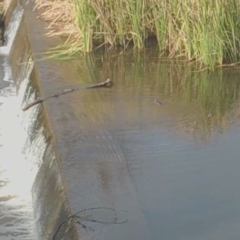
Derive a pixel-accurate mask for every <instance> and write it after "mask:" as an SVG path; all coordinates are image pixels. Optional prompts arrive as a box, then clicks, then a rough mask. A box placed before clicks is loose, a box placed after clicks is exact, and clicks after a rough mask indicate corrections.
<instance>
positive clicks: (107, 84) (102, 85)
mask: <svg viewBox="0 0 240 240" xmlns="http://www.w3.org/2000/svg"><path fill="white" fill-rule="evenodd" d="M112 86H113V82H112V80H110V79H109V78H108V79H107V80H106V81H104V82H101V83H98V84H94V85H90V86H87V87H83V88H67V89H64V90H63V91H61V92H59V93H56V94H53V95H50V96H48V97H45V98H40V99H37V100H35V101H33V102H32V103H29V104H28V105H27V106H25V107H24V108H23V109H22V110H23V111H27V110H28V109H29V108H31V107H33V106H35V105H37V104H39V103H42V102H43V101H45V100H47V99H49V98H56V97H59V96H61V95H64V94H67V93H71V92H75V91H78V90H81V89H94V88H110V87H112Z"/></svg>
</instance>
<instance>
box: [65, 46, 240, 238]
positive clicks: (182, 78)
mask: <svg viewBox="0 0 240 240" xmlns="http://www.w3.org/2000/svg"><path fill="white" fill-rule="evenodd" d="M79 62H80V63H79V66H78V70H79V72H80V73H81V74H80V76H79V78H78V79H79V82H81V83H85V84H87V83H89V82H92V81H100V79H106V78H107V77H110V78H111V79H113V80H114V83H115V85H114V87H113V88H112V89H111V90H109V91H108V90H106V91H104V90H103V91H99V92H98V95H97V96H96V94H95V93H94V92H87V93H76V94H75V95H74V96H73V97H72V98H69V99H68V101H71V104H70V105H71V106H72V108H73V109H74V110H73V112H74V116H75V118H76V120H75V121H76V122H77V119H78V121H79V124H78V125H77V124H76V125H74V126H75V128H74V129H75V132H76V134H75V135H73V138H74V142H71V141H70V142H69V137H70V136H71V134H70V131H69V132H68V143H69V144H67V139H66V142H65V141H64V140H62V141H63V143H64V145H63V146H62V147H66V151H68V153H69V154H71V152H74V154H73V155H71V156H72V157H71V158H69V159H68V160H67V161H66V172H67V174H68V175H69V185H70V186H71V187H72V188H76V190H75V191H76V193H77V194H75V195H74V198H73V199H74V200H73V201H74V204H75V205H76V206H78V208H79V209H82V208H84V207H86V206H88V207H89V199H91V203H92V205H94V204H95V205H100V204H102V205H103V206H114V207H121V209H124V210H127V211H128V212H129V228H128V227H127V224H126V226H124V227H123V226H122V229H124V230H122V232H124V234H123V233H122V234H123V235H121V234H120V232H121V231H120V230H121V227H119V228H120V230H119V233H118V234H120V235H117V237H115V239H123V236H124V235H125V237H127V236H128V237H129V236H137V234H135V235H134V233H133V232H134V231H135V230H136V229H138V228H137V226H136V222H137V220H136V219H139V218H138V217H141V221H140V219H139V222H141V224H143V225H142V226H143V227H142V228H140V227H139V230H140V231H142V233H143V234H139V235H138V239H146V235H144V233H146V232H147V231H148V232H149V233H150V236H149V235H148V237H147V238H148V239H161V240H176V239H178V240H192V239H195V240H198V239H199V240H212V239H218V240H226V239H232V240H233V239H234V240H237V239H240V230H239V229H240V228H239V223H240V204H239V202H240V194H239V190H240V188H239V182H240V174H239V169H240V161H239V142H240V108H239V103H240V102H239V91H240V80H239V79H240V73H239V71H237V70H232V69H227V70H217V71H216V72H214V73H211V72H208V71H199V70H198V69H197V68H194V67H193V66H186V65H185V64H184V62H181V61H170V62H167V61H165V60H164V59H163V58H159V53H157V51H150V50H149V51H145V52H144V51H143V52H142V53H136V52H135V53H129V52H128V53H126V54H123V53H122V54H120V55H118V54H117V53H116V52H115V53H114V52H107V53H102V54H99V55H95V56H90V57H87V58H86V59H85V60H79ZM68 76H69V77H68V79H70V80H69V81H71V79H76V77H75V78H74V77H73V76H72V77H71V74H70V75H68ZM81 101H82V102H83V101H85V103H81ZM66 114H67V113H66ZM69 114H70V113H69ZM73 118H74V117H73V116H72V117H71V119H73ZM68 121H70V119H69V120H68ZM70 125H71V122H70V123H68V122H67V121H65V128H66V129H70ZM113 142H115V143H116V144H117V145H112V144H113ZM90 143H91V144H90ZM116 146H117V147H116ZM116 148H117V149H118V151H117V152H115V154H116V155H114V154H113V153H112V152H114V151H116ZM70 149H71V152H70ZM86 149H87V150H86ZM109 149H112V150H111V151H110V150H109ZM108 151H110V152H109V153H108ZM107 153H108V154H107ZM117 153H118V154H117ZM101 154H102V155H101ZM86 156H88V157H87V158H86ZM71 166H72V167H71ZM73 166H74V167H73ZM125 168H127V170H126V169H125ZM70 176H71V177H70ZM71 178H72V179H71ZM93 179H94V180H93ZM74 181H75V182H77V184H74ZM132 183H133V184H134V187H132ZM84 189H88V190H87V191H86V190H84ZM130 189H131V191H130ZM132 195H134V196H132ZM127 196H128V197H127ZM134 199H137V201H135V200H134ZM75 200H76V201H75ZM79 205H80V206H79ZM90 206H91V205H90ZM76 209H77V208H76ZM138 211H140V212H141V214H139V215H136V212H138ZM131 212H132V215H131ZM134 212H135V215H134ZM137 216H138V217H137ZM131 217H132V218H134V220H132V219H131ZM144 223H145V225H144ZM139 224H140V223H139ZM131 230H132V232H131ZM116 231H117V230H116ZM108 234H109V235H108ZM128 234H129V235H128ZM131 234H132V235H131ZM109 236H111V234H110V233H105V235H104V234H102V233H99V235H97V237H95V238H94V239H98V240H99V239H110V237H109ZM84 237H85V238H84V239H92V238H91V237H88V234H86V235H84Z"/></svg>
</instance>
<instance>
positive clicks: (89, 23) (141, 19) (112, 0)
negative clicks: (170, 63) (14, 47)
mask: <svg viewBox="0 0 240 240" xmlns="http://www.w3.org/2000/svg"><path fill="white" fill-rule="evenodd" d="M37 7H38V8H41V9H44V11H43V14H42V17H43V19H45V20H47V21H50V25H49V28H50V31H49V36H64V37H65V44H63V45H62V46H61V48H60V49H59V51H60V53H64V54H65V53H66V54H68V55H72V54H74V53H76V52H78V51H82V52H91V51H93V50H94V49H96V48H98V47H99V46H102V45H105V46H114V47H117V46H122V47H124V48H126V47H127V46H128V45H129V44H132V45H133V46H134V47H137V48H139V49H142V48H144V46H145V43H146V41H147V40H148V39H150V38H155V39H156V40H157V43H158V48H159V50H160V51H162V52H164V53H165V54H167V55H168V57H170V58H175V57H179V56H180V57H184V58H186V59H187V60H189V61H197V62H198V63H199V64H200V65H199V66H200V67H204V66H206V67H208V68H210V69H214V68H215V67H216V66H219V65H223V64H226V63H227V64H229V63H230V64H231V63H236V62H238V61H239V57H240V55H239V44H240V18H239V14H240V4H239V1H238V0H182V1H179V0H171V1H169V0H98V1H91V0H37ZM55 50H56V49H55Z"/></svg>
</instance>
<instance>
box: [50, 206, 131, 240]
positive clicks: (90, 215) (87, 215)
mask: <svg viewBox="0 0 240 240" xmlns="http://www.w3.org/2000/svg"><path fill="white" fill-rule="evenodd" d="M99 213H100V215H104V214H106V216H105V218H104V217H103V216H102V217H100V218H98V217H97V215H98V214H99ZM117 215H118V214H117V212H116V210H115V209H113V208H107V207H95V208H86V209H84V210H81V211H79V212H77V213H75V214H73V215H72V216H70V217H68V218H67V219H65V220H64V221H63V222H62V223H61V224H60V225H59V227H58V228H57V231H56V232H55V234H54V236H53V240H55V239H56V237H57V235H58V233H59V231H60V230H61V228H62V226H63V225H64V224H66V223H67V222H68V221H70V223H69V225H72V224H76V223H77V224H79V225H80V226H81V227H82V228H84V229H89V230H90V231H94V229H93V228H91V227H88V226H86V225H85V224H83V223H82V221H87V222H93V223H101V224H123V223H126V222H127V221H128V220H127V219H124V220H122V221H119V220H118V216H117Z"/></svg>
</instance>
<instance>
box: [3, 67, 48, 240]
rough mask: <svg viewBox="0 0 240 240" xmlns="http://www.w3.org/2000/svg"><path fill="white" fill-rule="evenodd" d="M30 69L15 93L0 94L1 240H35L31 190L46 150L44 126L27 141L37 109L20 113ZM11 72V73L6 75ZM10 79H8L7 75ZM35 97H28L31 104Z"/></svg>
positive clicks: (11, 91)
mask: <svg viewBox="0 0 240 240" xmlns="http://www.w3.org/2000/svg"><path fill="white" fill-rule="evenodd" d="M31 70H32V68H30V69H29V70H28V74H27V76H26V78H25V79H24V80H23V81H22V83H21V86H20V89H19V90H18V93H17V92H16V89H15V87H14V86H9V87H7V88H5V89H4V90H2V91H1V93H0V121H1V124H0V209H1V211H0V223H1V224H0V239H1V240H28V239H29V240H34V239H36V238H35V236H34V232H35V229H34V218H33V209H32V196H31V188H32V185H33V182H34V180H35V177H36V174H37V171H38V166H39V163H40V161H41V159H42V156H43V154H44V150H45V147H46V144H45V140H44V137H43V127H40V128H39V129H38V130H37V132H35V133H34V136H35V137H34V139H32V140H31V141H30V136H31V134H33V133H32V131H33V127H34V123H35V121H36V118H37V113H38V111H39V107H34V108H31V109H29V110H28V111H26V112H23V111H22V110H21V108H22V102H23V99H24V95H25V92H26V89H27V84H28V82H29V75H30V73H31ZM8 73H10V72H8ZM10 77H11V76H10ZM33 99H34V94H32V95H31V96H30V101H31V100H33Z"/></svg>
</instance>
